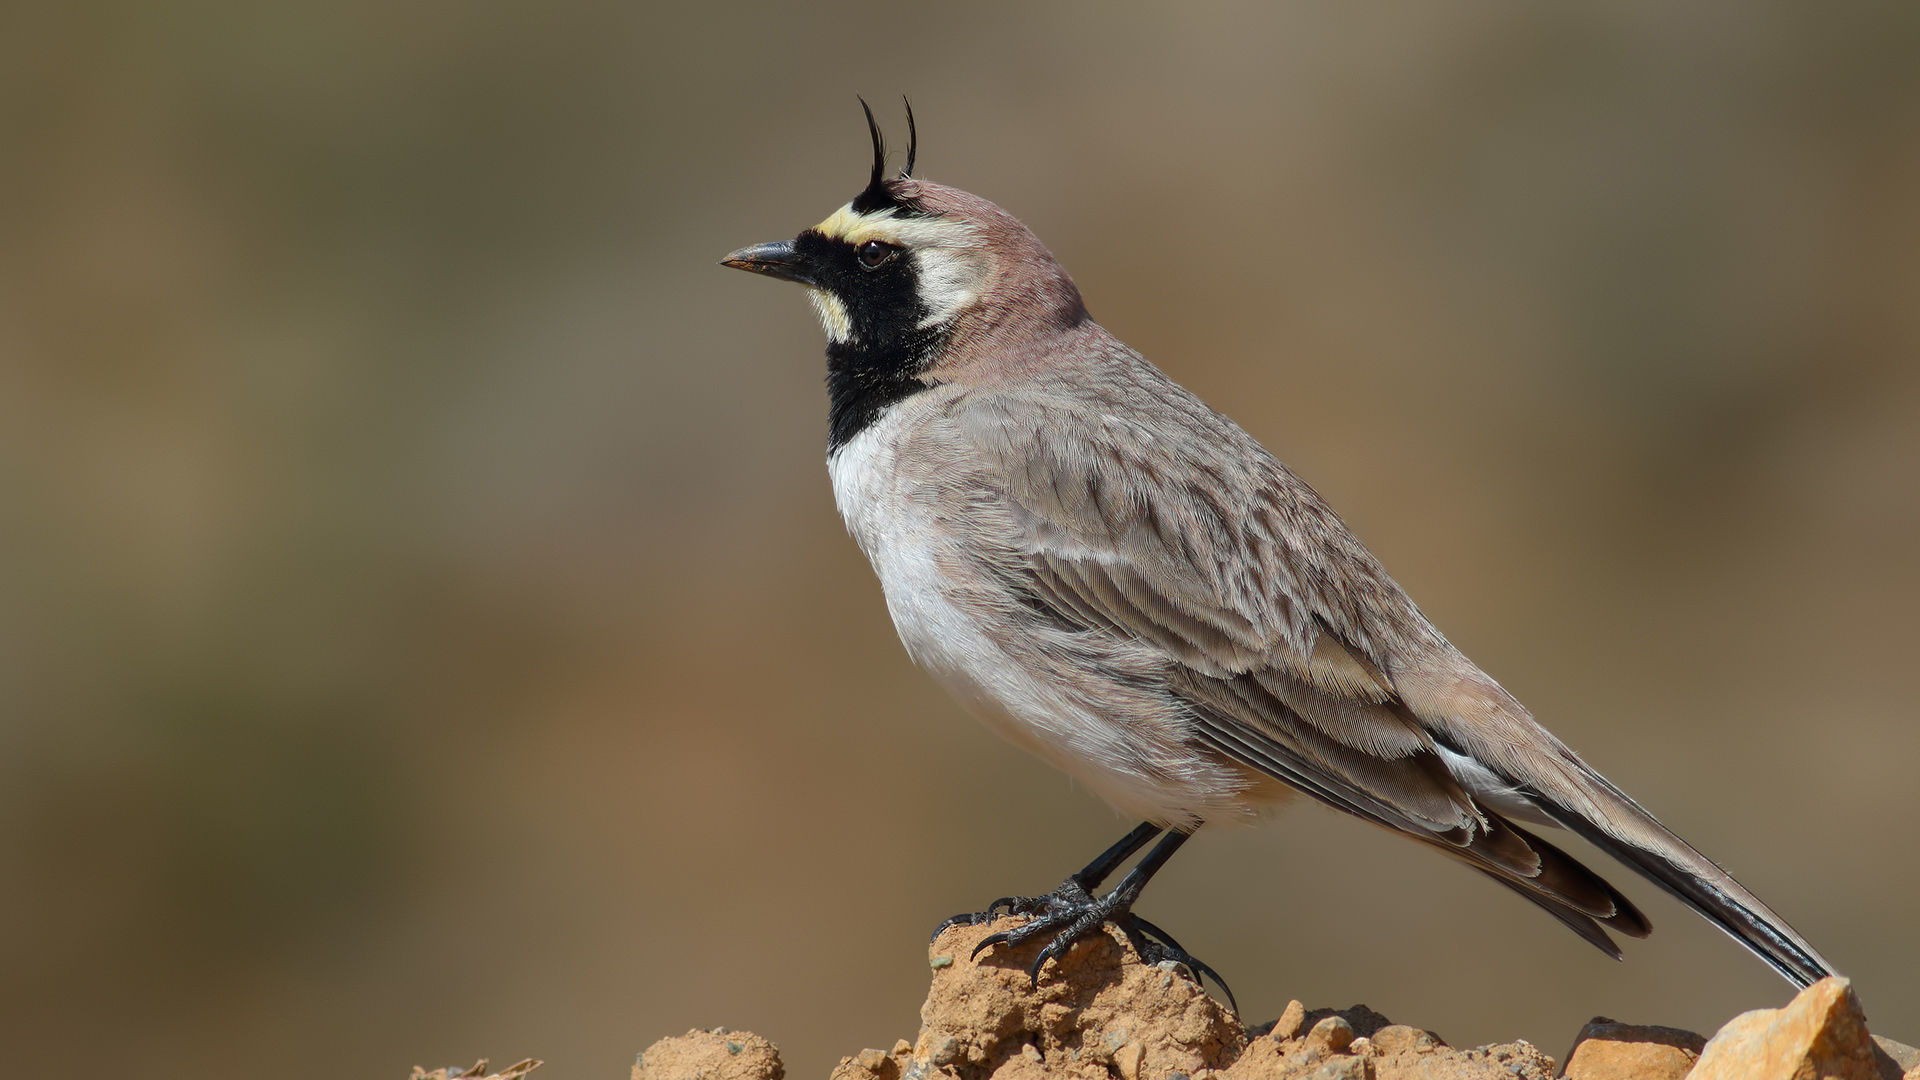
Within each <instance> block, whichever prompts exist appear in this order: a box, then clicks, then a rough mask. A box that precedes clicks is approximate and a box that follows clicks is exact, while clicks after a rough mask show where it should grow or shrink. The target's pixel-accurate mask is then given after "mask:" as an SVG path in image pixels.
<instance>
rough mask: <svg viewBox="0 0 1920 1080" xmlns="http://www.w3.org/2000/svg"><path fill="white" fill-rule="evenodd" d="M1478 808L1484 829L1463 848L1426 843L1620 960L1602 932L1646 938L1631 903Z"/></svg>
mask: <svg viewBox="0 0 1920 1080" xmlns="http://www.w3.org/2000/svg"><path fill="white" fill-rule="evenodd" d="M1483 812H1484V813H1485V814H1486V817H1487V828H1486V830H1485V831H1484V832H1482V833H1480V834H1479V835H1477V836H1475V837H1474V839H1473V841H1472V842H1471V843H1469V844H1467V845H1466V846H1465V847H1458V846H1454V845H1451V844H1447V843H1444V842H1442V841H1440V840H1438V839H1428V840H1427V843H1429V844H1431V845H1432V846H1434V847H1435V848H1438V849H1439V850H1441V851H1444V852H1446V853H1447V854H1448V855H1451V856H1453V857H1454V858H1456V859H1459V860H1460V861H1461V862H1464V863H1466V864H1467V865H1468V866H1471V867H1472V868H1474V869H1475V870H1478V871H1480V872H1481V873H1482V874H1485V875H1486V876H1488V877H1490V878H1492V879H1493V880H1495V881H1497V882H1499V883H1500V884H1502V885H1505V886H1506V887H1507V888H1509V889H1512V890H1513V891H1514V892H1517V893H1519V894H1520V895H1521V896H1524V897H1526V898H1527V900H1528V901H1529V902H1530V903H1532V904H1534V905H1536V906H1538V907H1539V908H1540V910H1542V911H1545V912H1546V913H1547V914H1549V915H1551V916H1553V917H1554V918H1556V919H1558V920H1560V922H1561V923H1562V924H1563V925H1565V926H1566V927H1567V929H1569V930H1572V931H1573V932H1574V933H1576V934H1579V935H1580V937H1581V938H1582V939H1584V940H1585V941H1586V942H1587V943H1588V944H1590V945H1592V946H1593V947H1594V948H1596V949H1599V950H1600V951H1601V952H1603V953H1606V954H1607V955H1608V956H1611V957H1613V958H1614V959H1615V960H1619V959H1621V954H1620V947H1619V946H1618V945H1615V944H1614V941H1613V938H1611V937H1609V936H1608V935H1607V931H1608V930H1618V931H1620V932H1621V933H1623V934H1628V935H1631V936H1633V937H1646V936H1647V934H1648V933H1649V932H1650V931H1651V930H1652V929H1653V926H1652V924H1651V923H1649V922H1648V921H1647V917H1646V916H1645V915H1642V914H1641V913H1640V909H1639V908H1637V907H1634V906H1633V901H1631V900H1628V899H1627V898H1626V896H1624V895H1623V894H1622V893H1621V892H1620V890H1618V889H1616V888H1614V887H1613V886H1612V885H1610V884H1608V883H1607V880H1606V879H1605V878H1603V877H1601V876H1600V875H1599V874H1596V873H1594V872H1593V871H1592V870H1589V869H1588V868H1587V867H1586V866H1585V865H1583V864H1582V863H1581V862H1580V861H1579V860H1578V859H1575V858H1574V857H1573V856H1571V855H1568V854H1567V853H1566V852H1564V851H1561V850H1560V849H1559V848H1557V847H1554V846H1553V845H1552V844H1549V843H1547V842H1546V841H1545V840H1542V839H1540V838H1539V837H1538V836H1535V835H1533V834H1532V833H1530V832H1528V831H1527V830H1525V829H1522V828H1521V827H1520V826H1518V825H1515V824H1514V823H1513V822H1511V821H1508V820H1507V819H1506V818H1504V817H1501V816H1500V815H1498V814H1495V813H1493V812H1491V811H1483Z"/></svg>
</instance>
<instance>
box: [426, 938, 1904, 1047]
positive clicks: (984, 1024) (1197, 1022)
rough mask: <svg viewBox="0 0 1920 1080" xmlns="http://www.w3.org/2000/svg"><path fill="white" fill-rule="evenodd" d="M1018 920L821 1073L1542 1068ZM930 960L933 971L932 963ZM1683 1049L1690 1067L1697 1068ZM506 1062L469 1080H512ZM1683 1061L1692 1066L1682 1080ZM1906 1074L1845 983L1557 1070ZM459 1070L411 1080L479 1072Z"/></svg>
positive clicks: (1602, 1028)
mask: <svg viewBox="0 0 1920 1080" xmlns="http://www.w3.org/2000/svg"><path fill="white" fill-rule="evenodd" d="M1019 925H1021V923H1020V921H1019V920H1017V919H1013V918H1004V919H1001V920H997V921H996V922H995V923H994V924H993V925H990V926H956V927H951V928H949V929H948V930H947V931H946V932H945V933H943V934H941V935H940V938H939V939H938V940H937V941H935V942H934V943H933V945H932V947H931V948H930V949H929V950H928V954H927V955H928V960H929V964H928V967H929V971H930V972H931V976H932V987H931V988H930V990H929V991H928V994H927V1000H926V1003H925V1004H924V1005H923V1006H921V1009H920V1021H921V1023H920V1032H919V1035H918V1037H917V1038H916V1039H915V1040H914V1041H912V1042H908V1041H907V1040H905V1039H901V1040H899V1041H897V1042H895V1043H894V1044H893V1047H892V1048H891V1049H889V1050H877V1049H867V1050H862V1051H860V1052H859V1053H858V1054H854V1055H852V1056H851V1057H845V1058H842V1059H841V1060H840V1064H839V1065H838V1066H837V1067H835V1069H834V1070H833V1073H832V1078H831V1080H1553V1077H1554V1076H1555V1070H1554V1061H1553V1059H1552V1058H1550V1057H1548V1056H1547V1055H1545V1054H1543V1053H1541V1052H1540V1051H1539V1050H1538V1049H1537V1048H1535V1047H1534V1046H1532V1045H1530V1044H1529V1043H1526V1042H1524V1041H1520V1042H1511V1043H1501V1044H1497V1045H1493V1046H1481V1047H1475V1048H1473V1049H1457V1048H1455V1047H1451V1046H1448V1045H1447V1043H1446V1040H1444V1039H1442V1038H1440V1036H1438V1035H1436V1034H1434V1033H1433V1032H1431V1031H1423V1030H1421V1029H1419V1028H1415V1027H1409V1026H1406V1025H1404V1024H1395V1023H1393V1022H1392V1021H1391V1020H1389V1019H1387V1018H1386V1017H1385V1016H1382V1015H1380V1014H1379V1013H1377V1012H1374V1011H1373V1010H1372V1009H1369V1008H1367V1007H1366V1006H1365V1005H1355V1006H1352V1007H1351V1008H1346V1009H1329V1008H1321V1009H1309V1008H1307V1007H1306V1006H1305V1005H1303V1004H1301V1003H1300V1002H1298V1001H1293V1002H1289V1003H1288V1004H1287V1008H1286V1010H1285V1011H1284V1012H1282V1013H1281V1015H1280V1019H1278V1020H1276V1021H1274V1022H1273V1023H1271V1024H1267V1025H1265V1026H1264V1027H1260V1026H1256V1027H1252V1028H1246V1027H1243V1026H1242V1025H1241V1023H1240V1021H1239V1018H1238V1017H1236V1016H1234V1015H1233V1013H1232V1012H1231V1011H1230V1010H1229V1009H1228V1008H1227V1007H1226V1006H1225V1005H1223V1004H1221V1003H1220V1002H1219V1001H1217V1000H1215V999H1214V998H1212V997H1209V996H1208V995H1207V994H1206V993H1205V992H1204V991H1203V990H1202V989H1201V988H1200V987H1199V986H1198V985H1197V984H1196V983H1195V982H1194V981H1193V980H1192V979H1190V978H1186V977H1183V976H1179V975H1175V974H1172V973H1171V972H1169V971H1168V970H1167V969H1166V968H1164V967H1162V966H1155V965H1149V964H1146V963H1143V962H1142V961H1141V958H1140V956H1139V954H1138V953H1137V952H1136V951H1135V949H1134V948H1133V946H1132V945H1131V944H1130V943H1129V942H1128V941H1127V937H1126V935H1125V934H1124V933H1122V932H1120V931H1119V930H1117V929H1115V928H1113V927H1112V926H1108V927H1106V928H1105V930H1104V931H1103V932H1102V933H1100V934H1098V935H1095V936H1092V937H1090V938H1088V939H1087V940H1084V941H1081V942H1080V943H1078V944H1076V945H1075V946H1074V947H1073V948H1072V949H1071V950H1069V951H1068V953H1067V955H1066V956H1065V957H1063V958H1061V959H1059V960H1052V961H1048V963H1047V966H1046V967H1045V969H1044V970H1043V971H1042V973H1041V978H1040V982H1039V985H1038V986H1035V985H1034V984H1033V982H1032V981H1031V980H1030V979H1029V977H1028V975H1027V965H1028V964H1030V963H1032V962H1033V956H1034V953H1035V952H1036V951H1037V950H1038V949H1039V948H1040V945H1039V943H1038V942H1034V943H1030V944H1029V945H1027V946H1024V947H1022V948H1019V949H1012V950H1009V949H1006V948H1004V947H1000V948H995V949H991V950H989V951H988V952H986V953H985V954H983V955H982V956H981V957H980V958H978V959H977V960H976V959H974V958H973V949H974V946H975V945H977V944H978V943H979V942H980V941H981V940H982V939H983V938H985V937H986V936H987V935H989V934H993V933H998V932H1001V931H1004V930H1008V929H1011V928H1013V927H1016V926H1019ZM941 958H943V959H945V960H947V963H944V964H935V963H933V962H932V961H933V960H935V959H941ZM1696 1059H1697V1060H1696ZM538 1064H539V1063H538V1062H533V1061H529V1062H522V1063H521V1064H520V1065H517V1066H514V1068H513V1069H511V1070H507V1071H506V1072H504V1073H502V1074H501V1075H500V1076H497V1077H487V1078H485V1080H520V1077H521V1076H522V1075H523V1074H524V1073H525V1072H526V1071H528V1070H530V1069H531V1068H532V1067H534V1066H536V1065H538ZM1689 1068H1691V1069H1692V1071H1691V1072H1689V1071H1688V1070H1689ZM1902 1069H1908V1070H1912V1071H1911V1072H1909V1073H1908V1074H1907V1075H1906V1076H1905V1077H1904V1080H1920V1051H1917V1050H1915V1049H1913V1048H1912V1047H1908V1046H1903V1045H1901V1044H1900V1043H1896V1042H1892V1041H1890V1040H1884V1039H1880V1040H1876V1039H1875V1038H1873V1037H1870V1036H1869V1035H1868V1033H1867V1027H1866V1019H1865V1017H1864V1016H1863V1015H1862V1014H1861V1012H1860V1004H1859V1001H1858V1000H1857V999H1856V998H1855V997H1854V995H1853V992H1852V990H1851V988H1850V986H1849V985H1848V983H1847V982H1846V980H1844V979H1827V980H1824V981H1822V982H1820V983H1817V984H1815V985H1814V986H1813V987H1811V988H1810V989H1808V990H1807V991H1805V992H1804V993H1802V994H1801V995H1800V996H1799V997H1797V998H1795V999H1794V1000H1793V1002H1792V1003H1790V1004H1789V1005H1788V1006H1787V1007H1786V1008H1784V1009H1776V1010H1763V1011H1760V1012H1754V1013H1747V1014H1745V1015H1743V1016H1740V1017H1737V1018H1735V1019H1734V1021H1733V1022H1731V1023H1729V1024H1728V1025H1727V1026H1726V1027H1725V1028H1723V1029H1721V1031H1720V1033H1719V1034H1717V1035H1715V1036H1714V1037H1713V1039H1712V1040H1711V1041H1704V1040H1702V1039H1701V1037H1700V1036H1698V1035H1696V1034H1694V1033H1692V1032H1689V1031H1681V1030H1679V1029H1677V1028H1662V1027H1641V1026H1635V1025H1631V1024H1621V1023H1617V1022H1615V1021H1612V1020H1608V1019H1607V1018H1605V1017H1595V1018H1594V1019H1593V1020H1592V1021H1590V1022H1589V1023H1588V1024H1587V1025H1586V1026H1585V1027H1584V1028H1582V1029H1581V1031H1580V1034H1579V1037H1578V1038H1576V1039H1575V1040H1574V1045H1573V1048H1572V1050H1571V1051H1570V1052H1569V1054H1568V1062H1567V1068H1566V1071H1565V1073H1564V1074H1563V1075H1564V1077H1565V1080H1681V1078H1682V1077H1685V1078H1686V1080H1903V1077H1902ZM485 1071H486V1063H485V1062H484V1061H483V1062H481V1063H480V1064H479V1065H477V1066H475V1067H474V1068H473V1069H470V1070H467V1071H464V1072H460V1073H450V1072H449V1071H448V1070H444V1069H442V1070H439V1071H438V1072H436V1073H433V1074H426V1073H424V1072H422V1071H421V1070H418V1069H416V1070H415V1071H414V1080H482V1076H483V1074H484V1073H485ZM784 1072H785V1070H784V1069H783V1068H782V1066H781V1063H780V1055H779V1052H778V1051H777V1050H776V1049H775V1048H774V1046H773V1044H772V1043H769V1042H768V1041H767V1040H765V1039H762V1038H760V1037H759V1036H756V1035H751V1034H748V1033H746V1032H731V1033H729V1032H728V1031H727V1030H726V1029H725V1028H714V1029H713V1030H711V1031H690V1032H688V1033H687V1034H686V1035H683V1036H681V1037H679V1038H674V1039H662V1040H661V1041H659V1042H657V1043H655V1044H654V1045H653V1046H652V1047H649V1048H648V1050H647V1052H646V1053H645V1054H643V1055H641V1058H640V1061H639V1063H638V1064H636V1065H635V1066H634V1069H633V1080H784Z"/></svg>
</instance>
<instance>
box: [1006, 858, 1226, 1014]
mask: <svg viewBox="0 0 1920 1080" xmlns="http://www.w3.org/2000/svg"><path fill="white" fill-rule="evenodd" d="M1190 835H1192V834H1191V833H1183V832H1170V833H1168V834H1167V835H1166V838H1165V839H1163V840H1161V841H1160V842H1159V843H1158V844H1155V845H1154V846H1153V850H1152V851H1149V852H1147V857H1146V858H1144V859H1141V860H1140V862H1139V863H1138V864H1137V865H1136V866H1134V868H1133V869H1131V870H1129V871H1127V876H1126V877H1123V878H1121V879H1120V884H1118V885H1115V886H1114V887H1113V890H1112V891H1111V892H1109V893H1107V894H1106V895H1105V896H1101V897H1098V898H1094V897H1088V898H1087V899H1085V900H1081V899H1078V898H1071V897H1060V896H1058V895H1057V894H1056V895H1055V896H1049V897H1046V898H1045V899H1047V900H1048V901H1050V902H1049V903H1048V904H1047V907H1046V909H1045V910H1044V911H1039V912H1035V913H1034V916H1033V918H1032V920H1031V921H1030V922H1028V923H1027V924H1026V925H1025V926H1017V927H1015V928H1013V929H1012V930H1003V931H1001V932H1000V933H997V934H989V935H987V936H986V937H984V938H982V939H981V940H980V944H978V945H975V946H974V947H973V955H975V956H979V955H980V954H981V953H982V952H984V951H986V950H987V949H991V948H993V947H994V946H995V945H1003V944H1004V945H1015V946H1018V945H1020V944H1022V943H1024V942H1027V941H1030V940H1032V939H1033V938H1036V937H1040V936H1042V935H1044V934H1052V935H1053V940H1051V941H1049V942H1047V945H1046V947H1045V948H1043V949H1041V950H1040V955H1038V956H1036V957H1034V959H1033V965H1032V966H1031V967H1029V968H1028V969H1027V975H1028V976H1029V977H1030V978H1031V979H1032V980H1033V984H1034V985H1035V986H1038V985H1040V968H1041V967H1042V966H1044V965H1045V964H1046V962H1047V961H1048V960H1052V959H1058V958H1059V957H1062V956H1065V955H1066V954H1067V950H1068V949H1071V948H1073V943H1074V942H1076V941H1079V940H1080V939H1081V938H1083V937H1086V936H1087V935H1089V934H1094V933H1098V932H1099V930H1100V927H1101V925H1102V924H1104V923H1105V922H1107V921H1108V920H1109V919H1111V920H1113V921H1115V922H1117V923H1120V924H1121V925H1122V926H1123V927H1125V926H1127V925H1128V924H1129V923H1131V921H1132V920H1131V917H1130V912H1131V911H1132V910H1133V902H1134V901H1135V900H1138V899H1139V898H1140V891H1141V890H1142V889H1145V888H1146V887H1147V882H1148V881H1151V880H1152V879H1153V875H1154V874H1156V873H1158V872H1159V871H1160V868H1161V867H1162V866H1165V865H1166V863H1167V860H1168V859H1171V858H1173V853H1174V852H1176V851H1178V850H1180V845H1181V844H1184V843H1186V842H1187V837H1188V836H1190ZM1073 884H1075V882H1074V881H1073V879H1071V878H1069V879H1067V885H1073ZM1063 888H1065V886H1063ZM1055 931H1058V933H1055Z"/></svg>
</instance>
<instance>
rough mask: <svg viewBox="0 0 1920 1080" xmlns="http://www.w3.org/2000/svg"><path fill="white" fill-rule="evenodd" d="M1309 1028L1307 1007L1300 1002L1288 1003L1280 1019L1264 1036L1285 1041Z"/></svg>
mask: <svg viewBox="0 0 1920 1080" xmlns="http://www.w3.org/2000/svg"><path fill="white" fill-rule="evenodd" d="M1306 1027H1307V1007H1306V1006H1305V1005H1302V1004H1300V1003H1299V1002H1298V1001H1289V1002H1287V1007H1286V1009H1285V1010H1284V1011H1283V1012H1281V1014H1280V1019H1278V1020H1275V1021H1274V1022H1273V1026H1272V1027H1269V1028H1268V1029H1267V1030H1266V1031H1264V1032H1262V1034H1264V1035H1267V1036H1270V1037H1272V1038H1275V1039H1279V1040H1282V1041H1285V1040H1287V1039H1291V1038H1293V1037H1295V1036H1297V1035H1299V1034H1300V1033H1301V1032H1302V1031H1304V1030H1306Z"/></svg>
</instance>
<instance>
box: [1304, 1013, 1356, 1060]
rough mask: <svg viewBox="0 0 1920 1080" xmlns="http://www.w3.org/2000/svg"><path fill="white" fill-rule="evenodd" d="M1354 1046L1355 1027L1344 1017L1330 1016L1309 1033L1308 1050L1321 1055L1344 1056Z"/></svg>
mask: <svg viewBox="0 0 1920 1080" xmlns="http://www.w3.org/2000/svg"><path fill="white" fill-rule="evenodd" d="M1352 1045H1353V1025H1352V1024H1349V1023H1347V1020H1346V1018H1345V1017H1343V1016H1329V1017H1327V1018H1326V1019H1325V1020H1322V1021H1320V1022H1319V1023H1317V1024H1315V1025H1313V1030H1312V1031H1309V1032H1307V1049H1308V1050H1310V1051H1315V1052H1318V1053H1321V1054H1344V1053H1346V1052H1347V1048H1348V1047H1350V1046H1352Z"/></svg>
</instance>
